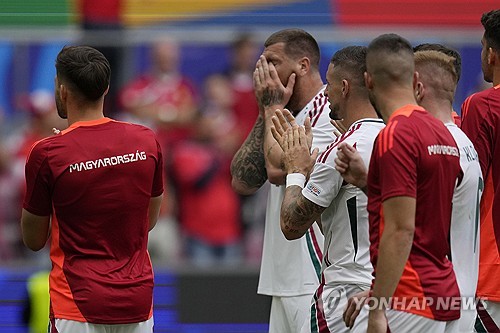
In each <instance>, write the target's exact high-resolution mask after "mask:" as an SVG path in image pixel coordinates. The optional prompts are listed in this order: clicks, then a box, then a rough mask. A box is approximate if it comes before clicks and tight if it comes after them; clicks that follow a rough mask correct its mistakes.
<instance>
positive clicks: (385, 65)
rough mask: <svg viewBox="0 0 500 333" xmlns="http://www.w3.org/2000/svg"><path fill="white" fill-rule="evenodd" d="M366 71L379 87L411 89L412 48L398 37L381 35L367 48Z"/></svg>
mask: <svg viewBox="0 0 500 333" xmlns="http://www.w3.org/2000/svg"><path fill="white" fill-rule="evenodd" d="M366 71H367V72H368V73H369V74H370V75H371V77H372V80H373V82H374V84H375V85H377V86H379V87H389V86H392V85H398V86H399V87H401V88H410V89H413V74H414V71H415V67H414V59H413V48H412V47H411V45H410V43H409V42H408V41H407V40H406V39H404V38H403V37H401V36H399V35H396V34H384V35H381V36H379V37H377V38H375V39H374V40H373V41H372V42H371V43H370V45H369V46H368V52H367V55H366Z"/></svg>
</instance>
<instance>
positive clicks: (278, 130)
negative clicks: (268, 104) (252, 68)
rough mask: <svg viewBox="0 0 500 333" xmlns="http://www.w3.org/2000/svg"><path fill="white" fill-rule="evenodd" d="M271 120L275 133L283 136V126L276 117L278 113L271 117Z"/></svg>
mask: <svg viewBox="0 0 500 333" xmlns="http://www.w3.org/2000/svg"><path fill="white" fill-rule="evenodd" d="M271 121H272V122H273V126H274V130H275V131H276V133H277V134H279V135H280V136H283V132H284V131H283V127H282V126H281V124H280V121H279V118H278V113H276V115H274V116H272V117H271Z"/></svg>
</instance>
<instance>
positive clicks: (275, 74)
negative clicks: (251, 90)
mask: <svg viewBox="0 0 500 333" xmlns="http://www.w3.org/2000/svg"><path fill="white" fill-rule="evenodd" d="M268 66H269V77H270V78H271V79H272V80H273V81H276V82H279V83H281V80H280V77H279V76H278V71H277V70H276V67H274V64H273V63H272V62H269V63H268Z"/></svg>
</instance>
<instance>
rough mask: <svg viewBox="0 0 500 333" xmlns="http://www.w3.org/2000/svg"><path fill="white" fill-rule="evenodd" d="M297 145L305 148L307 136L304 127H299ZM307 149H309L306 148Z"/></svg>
mask: <svg viewBox="0 0 500 333" xmlns="http://www.w3.org/2000/svg"><path fill="white" fill-rule="evenodd" d="M299 144H300V145H301V146H305V147H307V136H306V130H305V129H304V126H299ZM307 148H309V147H307Z"/></svg>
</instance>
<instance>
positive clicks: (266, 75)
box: [260, 55, 271, 80]
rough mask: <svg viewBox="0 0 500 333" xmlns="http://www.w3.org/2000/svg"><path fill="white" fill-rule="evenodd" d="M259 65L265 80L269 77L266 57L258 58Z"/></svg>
mask: <svg viewBox="0 0 500 333" xmlns="http://www.w3.org/2000/svg"><path fill="white" fill-rule="evenodd" d="M260 63H261V65H262V72H263V73H264V79H265V80H267V79H268V78H270V77H271V75H270V74H269V63H268V62H267V59H266V57H264V56H263V55H261V56H260Z"/></svg>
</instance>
